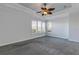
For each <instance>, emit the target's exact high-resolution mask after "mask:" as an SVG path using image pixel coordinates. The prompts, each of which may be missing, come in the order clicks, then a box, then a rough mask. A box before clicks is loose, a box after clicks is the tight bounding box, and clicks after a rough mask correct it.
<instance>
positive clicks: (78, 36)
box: [69, 3, 79, 42]
mask: <svg viewBox="0 0 79 59" xmlns="http://www.w3.org/2000/svg"><path fill="white" fill-rule="evenodd" d="M69 17H70V20H69V40H71V41H76V42H79V3H76V4H75V3H73V4H72V8H70V15H69Z"/></svg>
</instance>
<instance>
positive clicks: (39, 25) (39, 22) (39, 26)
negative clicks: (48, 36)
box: [38, 21, 41, 32]
mask: <svg viewBox="0 0 79 59" xmlns="http://www.w3.org/2000/svg"><path fill="white" fill-rule="evenodd" d="M38 32H41V21H38Z"/></svg>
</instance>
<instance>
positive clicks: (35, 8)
mask: <svg viewBox="0 0 79 59" xmlns="http://www.w3.org/2000/svg"><path fill="white" fill-rule="evenodd" d="M19 4H20V5H21V6H23V7H26V8H29V9H31V10H33V12H35V14H36V15H38V16H40V17H41V18H44V19H51V18H52V17H53V16H55V15H58V14H60V13H61V12H63V11H64V10H66V9H68V8H70V7H71V4H70V3H47V7H48V8H50V7H51V8H53V7H54V8H55V10H54V11H53V14H52V15H47V16H42V15H41V14H40V13H36V12H38V11H40V10H41V7H42V6H43V4H42V3H19ZM67 11H68V10H67Z"/></svg>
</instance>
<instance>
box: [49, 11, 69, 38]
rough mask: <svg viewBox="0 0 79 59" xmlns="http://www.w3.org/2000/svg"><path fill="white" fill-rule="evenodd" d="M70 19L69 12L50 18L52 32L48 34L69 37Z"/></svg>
mask: <svg viewBox="0 0 79 59" xmlns="http://www.w3.org/2000/svg"><path fill="white" fill-rule="evenodd" d="M68 20H69V13H67V12H64V13H60V14H59V15H55V16H53V17H52V19H51V20H50V21H51V22H52V32H50V33H48V35H49V36H53V37H60V38H65V39H68V37H69V35H68V34H69V33H68V30H69V23H68Z"/></svg>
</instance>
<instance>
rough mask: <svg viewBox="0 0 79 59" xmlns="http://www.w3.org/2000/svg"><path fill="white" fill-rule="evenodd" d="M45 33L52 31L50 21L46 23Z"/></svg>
mask: <svg viewBox="0 0 79 59" xmlns="http://www.w3.org/2000/svg"><path fill="white" fill-rule="evenodd" d="M47 31H48V32H51V31H52V22H50V21H48V22H47Z"/></svg>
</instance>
